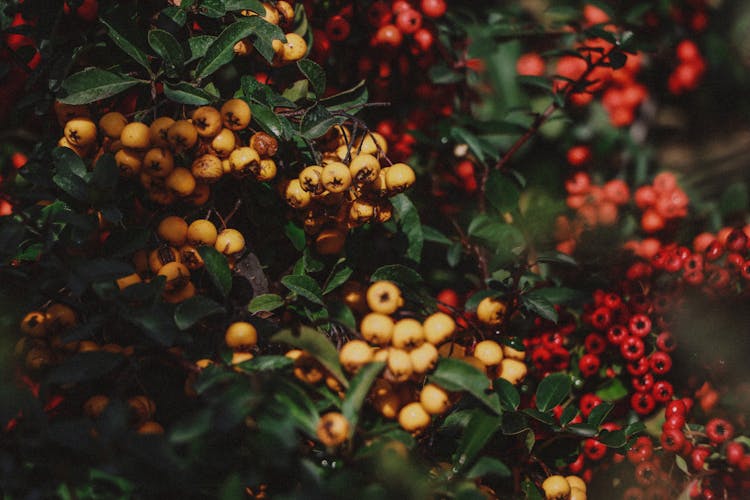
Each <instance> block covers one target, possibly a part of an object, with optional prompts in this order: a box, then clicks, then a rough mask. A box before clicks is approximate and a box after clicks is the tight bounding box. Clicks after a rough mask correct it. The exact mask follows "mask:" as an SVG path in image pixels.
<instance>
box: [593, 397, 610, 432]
mask: <svg viewBox="0 0 750 500" xmlns="http://www.w3.org/2000/svg"><path fill="white" fill-rule="evenodd" d="M614 407H615V405H613V404H612V403H609V402H607V401H603V402H601V403H600V404H598V405H597V406H595V407H594V409H593V410H591V413H590V414H589V418H588V420H587V422H588V423H589V424H591V425H593V426H594V427H599V426H600V425H602V422H604V420H605V419H606V418H607V415H609V412H611V411H612V408H614Z"/></svg>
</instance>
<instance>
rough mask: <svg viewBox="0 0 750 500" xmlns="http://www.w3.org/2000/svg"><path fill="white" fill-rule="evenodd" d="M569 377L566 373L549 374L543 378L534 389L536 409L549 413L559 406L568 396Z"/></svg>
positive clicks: (569, 387)
mask: <svg viewBox="0 0 750 500" xmlns="http://www.w3.org/2000/svg"><path fill="white" fill-rule="evenodd" d="M571 386H572V384H571V381H570V376H568V374H566V373H551V374H549V375H547V376H546V377H544V379H542V381H541V382H539V386H538V387H537V388H536V407H537V408H539V410H540V411H549V410H551V409H552V408H554V407H555V406H557V405H559V404H560V403H562V402H563V401H565V399H566V398H567V397H568V395H569V394H570V389H571Z"/></svg>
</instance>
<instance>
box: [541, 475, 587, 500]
mask: <svg viewBox="0 0 750 500" xmlns="http://www.w3.org/2000/svg"><path fill="white" fill-rule="evenodd" d="M542 490H544V497H545V498H546V499H547V500H586V482H585V481H584V480H583V479H581V478H580V477H578V476H567V477H565V476H560V475H554V476H550V477H548V478H547V479H545V480H544V482H543V483H542Z"/></svg>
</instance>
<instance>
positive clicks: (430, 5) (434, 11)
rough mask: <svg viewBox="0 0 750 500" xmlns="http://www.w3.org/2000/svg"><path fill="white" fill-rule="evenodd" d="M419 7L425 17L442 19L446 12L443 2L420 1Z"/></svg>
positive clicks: (439, 0) (434, 0) (432, 0)
mask: <svg viewBox="0 0 750 500" xmlns="http://www.w3.org/2000/svg"><path fill="white" fill-rule="evenodd" d="M420 7H421V9H422V13H423V14H424V15H425V16H427V17H432V18H437V17H442V16H444V15H445V11H446V10H448V6H447V5H446V3H445V0H422V3H421V5H420Z"/></svg>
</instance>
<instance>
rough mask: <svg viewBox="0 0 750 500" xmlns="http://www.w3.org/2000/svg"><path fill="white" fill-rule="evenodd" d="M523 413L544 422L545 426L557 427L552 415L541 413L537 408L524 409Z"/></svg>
mask: <svg viewBox="0 0 750 500" xmlns="http://www.w3.org/2000/svg"><path fill="white" fill-rule="evenodd" d="M521 411H522V412H523V414H524V415H528V416H529V417H531V418H533V419H534V420H537V421H539V422H542V423H543V424H547V425H555V419H554V418H552V415H550V414H549V413H544V412H541V411H539V410H537V409H536V408H524V409H523V410H521Z"/></svg>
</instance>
